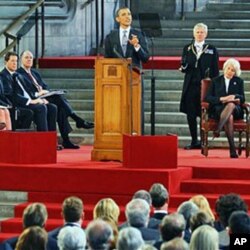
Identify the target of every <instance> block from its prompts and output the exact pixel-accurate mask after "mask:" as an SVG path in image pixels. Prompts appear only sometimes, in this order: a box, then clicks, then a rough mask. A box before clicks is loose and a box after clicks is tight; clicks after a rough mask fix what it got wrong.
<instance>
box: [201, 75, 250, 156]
mask: <svg viewBox="0 0 250 250" xmlns="http://www.w3.org/2000/svg"><path fill="white" fill-rule="evenodd" d="M211 82H212V81H211V79H209V78H206V79H203V80H202V81H201V153H202V154H203V155H205V156H206V157H207V156H208V149H209V143H208V133H209V132H213V131H215V130H216V129H217V121H216V120H214V119H211V118H209V117H208V107H209V103H208V102H205V101H204V100H205V97H206V93H207V90H208V88H209V86H210V84H211ZM242 107H243V110H244V119H242V120H235V121H234V132H238V134H239V143H238V154H239V155H241V152H242V148H243V147H244V148H245V150H246V158H247V157H248V156H249V148H250V145H249V132H250V121H249V108H250V105H249V104H248V103H244V104H243V105H242ZM243 133H245V145H244V146H243V142H242V134H243Z"/></svg>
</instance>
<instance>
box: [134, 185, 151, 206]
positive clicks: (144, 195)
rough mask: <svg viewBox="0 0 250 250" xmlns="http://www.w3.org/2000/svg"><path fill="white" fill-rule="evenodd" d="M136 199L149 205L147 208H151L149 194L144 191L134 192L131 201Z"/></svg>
mask: <svg viewBox="0 0 250 250" xmlns="http://www.w3.org/2000/svg"><path fill="white" fill-rule="evenodd" d="M137 198H140V199H143V200H145V201H146V202H147V203H148V204H149V206H151V204H152V199H151V196H150V193H149V192H148V191H146V190H143V189H141V190H138V191H137V192H135V193H134V195H133V199H137Z"/></svg>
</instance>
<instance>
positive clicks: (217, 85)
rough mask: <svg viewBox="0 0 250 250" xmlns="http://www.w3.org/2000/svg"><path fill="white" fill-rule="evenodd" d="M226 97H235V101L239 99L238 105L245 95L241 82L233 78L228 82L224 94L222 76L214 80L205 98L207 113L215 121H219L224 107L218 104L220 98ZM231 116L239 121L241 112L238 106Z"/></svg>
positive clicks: (239, 79)
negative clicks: (207, 105) (207, 106)
mask: <svg viewBox="0 0 250 250" xmlns="http://www.w3.org/2000/svg"><path fill="white" fill-rule="evenodd" d="M228 95H235V98H236V99H240V103H244V102H245V94H244V83H243V80H242V79H241V78H239V77H236V76H234V77H233V78H232V79H231V80H230V82H229V86H228V92H226V85H225V78H224V75H221V76H219V77H216V78H214V79H213V80H212V83H211V86H210V88H209V89H208V92H207V96H206V101H207V102H209V103H210V106H209V113H210V116H211V117H213V118H215V119H217V120H219V119H220V114H221V112H222V110H223V109H224V107H225V104H223V103H222V102H220V97H223V96H228ZM233 115H234V118H235V119H241V118H242V117H243V110H242V108H241V106H240V105H236V107H235V110H234V113H233Z"/></svg>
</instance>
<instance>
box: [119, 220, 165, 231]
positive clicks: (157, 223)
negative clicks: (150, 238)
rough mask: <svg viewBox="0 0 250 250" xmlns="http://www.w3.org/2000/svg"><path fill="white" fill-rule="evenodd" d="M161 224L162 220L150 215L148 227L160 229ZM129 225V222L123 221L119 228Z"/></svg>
mask: <svg viewBox="0 0 250 250" xmlns="http://www.w3.org/2000/svg"><path fill="white" fill-rule="evenodd" d="M160 224H161V220H158V219H156V218H153V217H150V218H149V222H148V226H147V227H148V228H151V229H157V230H158V229H159V226H160ZM128 226H129V224H128V222H124V223H122V224H121V225H119V227H118V228H119V230H121V229H123V228H126V227H128Z"/></svg>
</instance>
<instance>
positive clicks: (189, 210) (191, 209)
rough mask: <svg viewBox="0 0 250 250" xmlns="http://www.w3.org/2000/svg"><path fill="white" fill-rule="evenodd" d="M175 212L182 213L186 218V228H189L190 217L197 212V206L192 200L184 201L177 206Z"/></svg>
mask: <svg viewBox="0 0 250 250" xmlns="http://www.w3.org/2000/svg"><path fill="white" fill-rule="evenodd" d="M177 212H178V213H179V214H182V215H183V216H184V218H185V220H186V228H189V225H190V224H189V223H190V218H191V217H192V216H193V215H194V214H196V213H198V212H199V208H198V206H197V205H196V204H194V203H193V202H192V201H184V202H182V203H181V205H180V206H179V207H178V208H177Z"/></svg>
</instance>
